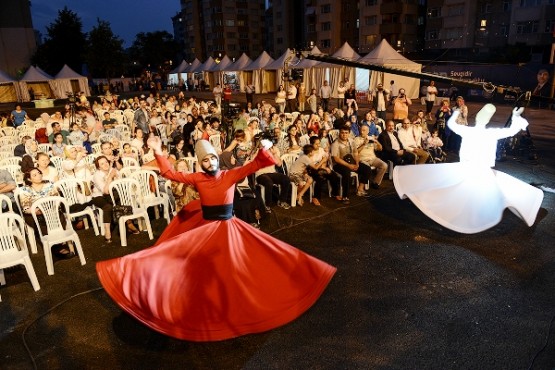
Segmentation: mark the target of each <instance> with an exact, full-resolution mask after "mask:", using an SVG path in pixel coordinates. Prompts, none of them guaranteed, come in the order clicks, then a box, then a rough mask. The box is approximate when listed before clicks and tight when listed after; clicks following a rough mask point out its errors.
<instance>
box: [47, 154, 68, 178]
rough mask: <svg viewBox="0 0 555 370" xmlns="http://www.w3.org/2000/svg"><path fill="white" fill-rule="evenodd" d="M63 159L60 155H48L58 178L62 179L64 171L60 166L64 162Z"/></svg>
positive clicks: (64, 174) (64, 175)
mask: <svg viewBox="0 0 555 370" xmlns="http://www.w3.org/2000/svg"><path fill="white" fill-rule="evenodd" d="M64 160H65V159H64V158H62V157H56V156H54V157H50V162H52V164H53V165H54V167H55V168H56V171H58V178H60V179H63V178H65V177H66V171H65V170H64V168H63V167H62V163H63V162H64Z"/></svg>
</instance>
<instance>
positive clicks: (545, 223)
mask: <svg viewBox="0 0 555 370" xmlns="http://www.w3.org/2000/svg"><path fill="white" fill-rule="evenodd" d="M469 105H470V108H471V109H470V110H471V114H472V113H474V114H475V113H476V112H477V110H478V109H479V106H480V105H481V104H472V103H471V104H469ZM414 108H417V107H414ZM509 112H510V107H509V106H504V107H499V109H498V114H497V115H496V116H495V117H494V121H495V123H496V124H497V125H502V124H503V122H504V121H505V120H506V118H507V117H508V114H509ZM525 115H526V116H527V118H528V119H529V121H530V123H531V126H530V129H531V132H532V135H533V138H534V143H535V145H536V153H537V155H538V158H537V160H529V159H528V155H527V152H526V151H525V150H524V151H522V154H519V153H517V154H515V155H509V156H508V157H507V160H506V161H504V162H499V163H498V164H497V166H496V169H497V170H500V171H503V172H506V173H508V174H510V175H512V176H514V177H517V178H519V179H521V180H523V181H526V182H528V183H533V184H542V185H543V186H546V187H548V188H551V189H553V188H555V161H554V157H555V150H554V148H553V142H554V141H553V128H552V125H553V123H552V122H553V113H552V112H551V111H539V110H536V111H534V110H531V109H530V110H528V111H527V112H526V113H525ZM449 160H451V161H455V160H457V158H456V156H455V155H453V154H450V156H449ZM382 185H383V186H382V187H381V188H380V189H378V190H374V189H370V194H371V196H370V197H369V198H360V197H356V196H354V194H353V196H352V197H351V204H350V205H349V206H344V205H342V204H341V203H339V202H337V201H335V200H333V199H330V198H326V197H323V199H322V207H316V206H313V205H310V204H305V205H304V206H303V207H295V208H292V209H289V210H283V209H281V208H278V207H276V208H274V210H273V212H272V213H271V214H270V215H267V216H266V217H265V218H264V219H263V220H262V223H261V229H262V230H264V231H265V232H267V233H269V234H272V235H273V236H275V237H277V238H279V239H281V240H284V241H286V242H288V243H290V244H292V245H294V246H296V247H298V248H300V249H302V250H303V251H306V252H307V253H309V254H311V255H313V256H315V257H317V258H319V259H321V260H324V261H326V262H328V263H330V264H331V265H334V266H336V267H337V269H338V271H337V274H336V275H335V277H334V278H333V279H332V281H331V283H330V285H329V286H328V288H327V289H326V290H325V292H324V293H323V295H322V296H321V298H320V299H319V300H318V301H317V302H316V304H315V305H314V306H313V307H312V308H311V309H310V310H308V311H307V312H306V313H305V314H304V315H302V316H301V317H300V318H298V319H297V320H295V321H293V322H291V323H290V324H288V325H285V326H283V327H280V328H277V329H275V330H272V331H270V332H266V333H261V334H254V335H247V336H244V337H240V338H237V339H232V340H227V341H222V342H212V343H192V342H187V341H180V340H176V339H173V338H169V337H166V336H164V335H161V334H158V333H156V332H154V331H152V330H150V329H148V328H146V327H145V326H144V325H142V324H141V323H139V322H138V321H136V320H135V319H133V318H131V317H130V316H128V315H127V314H125V313H123V312H122V310H120V309H119V307H118V306H117V305H116V304H115V303H114V302H113V301H112V300H111V299H110V298H109V297H108V295H107V294H106V293H105V292H104V290H102V288H101V286H100V283H99V281H98V278H97V276H96V272H95V263H96V262H97V261H100V260H105V259H110V258H114V257H118V256H122V255H125V254H129V253H133V252H134V251H138V250H141V249H143V248H145V247H147V246H150V245H152V244H153V241H150V240H148V238H147V237H146V233H142V234H141V235H128V243H129V246H127V247H121V246H120V244H119V237H118V235H117V234H115V235H114V242H113V243H112V244H110V245H106V244H105V243H103V238H102V237H100V236H99V237H95V236H94V234H93V231H92V229H91V230H81V231H79V232H78V234H79V237H80V240H81V242H82V244H83V248H84V254H85V256H86V260H87V264H86V265H84V266H81V265H80V264H79V261H78V259H77V258H73V259H70V260H60V261H56V262H55V275H53V276H48V275H47V273H46V266H45V263H44V258H43V253H42V251H41V250H39V253H38V254H35V255H31V259H32V262H33V265H34V268H35V271H36V273H37V276H38V280H39V283H40V284H41V289H40V290H39V291H37V292H34V291H33V289H32V287H31V284H30V282H29V279H28V277H27V274H26V272H25V270H24V269H22V268H17V267H16V268H11V269H7V270H5V275H6V280H7V284H6V285H5V286H2V287H0V294H1V296H2V302H0V369H32V368H38V369H529V368H532V369H553V368H555V327H554V324H553V321H554V318H555V247H554V245H555V243H554V242H555V227H554V223H555V218H554V216H553V214H552V212H554V206H555V200H554V195H553V193H551V192H548V191H546V192H545V197H544V201H543V203H542V207H541V209H540V212H539V214H538V216H537V220H536V223H535V224H534V225H533V226H532V227H528V226H526V224H525V223H524V222H523V221H522V220H520V219H519V218H517V217H516V216H515V215H513V214H512V213H511V212H510V211H506V212H505V214H504V217H503V219H502V221H501V222H500V223H499V224H498V225H497V226H495V227H493V228H491V229H489V230H487V231H484V232H482V233H478V234H472V235H466V234H459V233H456V232H453V231H450V230H448V229H445V228H443V227H442V226H440V225H438V224H436V223H435V222H433V221H431V220H430V219H429V218H427V217H426V216H425V215H424V214H422V213H421V212H420V211H419V210H418V209H417V208H416V207H415V206H414V205H413V204H412V203H411V202H410V200H401V199H399V197H398V196H397V194H396V192H395V189H394V187H393V183H392V182H391V181H389V180H385V181H384V182H383V184H382ZM152 224H153V228H154V232H155V238H156V237H158V236H159V235H160V234H161V232H162V230H163V229H164V227H165V222H164V221H163V219H160V220H153V221H152ZM39 248H40V245H39ZM176 294H179V292H176Z"/></svg>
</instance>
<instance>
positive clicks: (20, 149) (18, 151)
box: [13, 135, 32, 157]
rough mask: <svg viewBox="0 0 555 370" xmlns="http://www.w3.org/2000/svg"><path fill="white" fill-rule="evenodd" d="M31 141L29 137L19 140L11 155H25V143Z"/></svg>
mask: <svg viewBox="0 0 555 370" xmlns="http://www.w3.org/2000/svg"><path fill="white" fill-rule="evenodd" d="M29 140H32V139H31V136H28V135H25V136H23V137H22V138H21V143H20V144H17V145H16V146H15V148H14V151H13V155H14V156H15V157H23V156H24V155H25V154H27V150H26V149H25V144H26V143H27V141H29Z"/></svg>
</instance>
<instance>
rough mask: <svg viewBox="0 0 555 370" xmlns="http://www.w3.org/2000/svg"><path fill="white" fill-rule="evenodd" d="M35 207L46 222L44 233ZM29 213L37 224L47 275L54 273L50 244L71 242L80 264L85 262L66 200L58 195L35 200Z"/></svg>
mask: <svg viewBox="0 0 555 370" xmlns="http://www.w3.org/2000/svg"><path fill="white" fill-rule="evenodd" d="M37 209H38V210H40V211H41V213H42V215H43V216H44V220H45V222H46V234H43V233H42V230H41V227H40V226H41V225H40V222H39V219H38V216H37ZM60 213H61V214H62V215H63V216H64V217H65V220H66V223H65V227H64V226H63V225H62V218H61V217H60V216H61V215H60ZM31 214H32V215H33V219H34V220H35V224H36V225H37V230H38V232H39V237H40V240H41V242H42V248H43V251H44V259H45V261H46V270H47V271H48V275H54V261H53V260H52V246H54V245H55V244H61V243H68V244H73V245H74V246H75V249H76V251H77V254H78V255H79V261H81V265H84V264H86V263H87V261H86V260H85V255H84V254H83V248H81V241H80V240H79V235H77V233H76V232H75V230H74V229H73V226H72V225H71V222H70V214H69V205H68V203H67V202H66V200H65V199H64V198H62V197H59V196H48V197H44V198H40V199H38V200H36V201H35V202H34V203H33V204H32V205H31Z"/></svg>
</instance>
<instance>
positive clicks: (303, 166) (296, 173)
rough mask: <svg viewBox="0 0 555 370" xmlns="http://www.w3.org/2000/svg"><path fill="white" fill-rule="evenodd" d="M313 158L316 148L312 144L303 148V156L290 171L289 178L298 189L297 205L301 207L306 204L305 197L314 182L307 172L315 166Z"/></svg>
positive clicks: (294, 163)
mask: <svg viewBox="0 0 555 370" xmlns="http://www.w3.org/2000/svg"><path fill="white" fill-rule="evenodd" d="M313 157H314V147H313V146H312V145H310V144H308V145H305V146H304V147H303V154H301V155H300V156H299V158H298V159H297V160H296V161H295V162H293V165H292V166H291V168H290V169H289V178H290V179H291V181H292V182H293V183H295V185H297V187H298V189H297V204H298V205H299V206H301V207H302V206H303V204H304V200H303V195H304V193H306V191H307V190H308V189H309V188H310V185H311V184H312V182H313V181H314V180H313V179H312V177H310V176H309V175H308V171H307V169H308V168H309V167H312V166H313V160H312V158H313ZM313 168H314V167H313ZM314 169H315V168H314Z"/></svg>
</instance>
